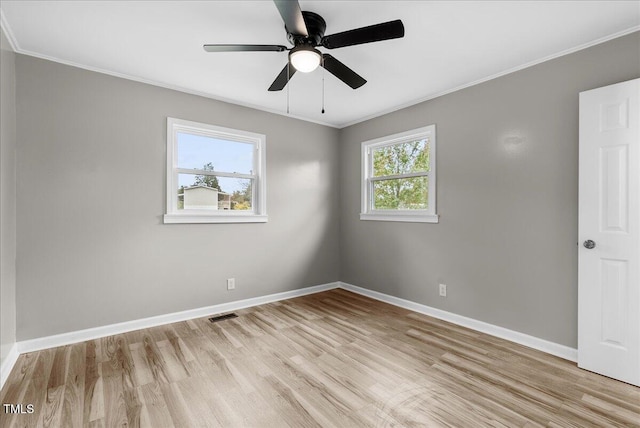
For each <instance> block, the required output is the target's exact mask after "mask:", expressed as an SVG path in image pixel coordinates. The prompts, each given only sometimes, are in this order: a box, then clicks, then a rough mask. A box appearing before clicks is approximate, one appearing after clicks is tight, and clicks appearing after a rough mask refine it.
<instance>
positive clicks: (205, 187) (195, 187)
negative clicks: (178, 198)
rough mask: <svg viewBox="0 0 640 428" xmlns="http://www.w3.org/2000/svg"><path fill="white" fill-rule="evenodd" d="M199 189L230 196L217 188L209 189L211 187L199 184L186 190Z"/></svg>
mask: <svg viewBox="0 0 640 428" xmlns="http://www.w3.org/2000/svg"><path fill="white" fill-rule="evenodd" d="M197 188H202V189H208V190H215V191H216V192H218V193H219V194H220V195H228V194H229V193H226V192H223V191H222V190H220V189H216V188H215V187H209V186H203V185H202V184H197V185H195V186H189V187H185V188H184V190H191V189H197Z"/></svg>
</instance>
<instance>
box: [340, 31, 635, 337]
mask: <svg viewBox="0 0 640 428" xmlns="http://www.w3.org/2000/svg"><path fill="white" fill-rule="evenodd" d="M428 75H429V73H428V70H426V71H425V78H426V79H428ZM639 76H640V35H639V33H634V34H631V35H628V36H625V37H622V38H618V39H615V40H612V41H609V42H607V43H604V44H600V45H597V46H594V47H591V48H589V49H586V50H582V51H579V52H576V53H574V54H571V55H568V56H564V57H561V58H558V59H554V60H552V61H548V62H545V63H542V64H539V65H536V66H534V67H530V68H527V69H524V70H522V71H518V72H516V73H512V74H509V75H506V76H504V77H500V78H498V79H494V80H491V81H488V82H486V83H483V84H480V85H476V86H473V87H470V88H467V89H464V90H461V91H458V92H455V93H452V94H449V95H445V96H442V97H440V98H437V99H433V100H430V101H427V102H424V103H421V104H418V105H415V106H412V107H409V108H406V109H403V110H400V111H397V112H394V113H391V114H387V115H385V116H382V117H379V118H376V119H372V120H369V121H366V122H363V123H360V124H357V125H353V126H351V127H348V128H345V129H343V130H342V132H341V134H340V139H341V155H340V158H341V174H342V187H341V188H342V195H341V217H340V218H341V226H340V229H341V241H340V242H341V260H342V264H341V272H340V279H341V280H342V281H345V282H348V283H351V284H355V285H359V286H362V287H366V288H370V289H372V290H376V291H380V292H383V293H387V294H391V295H393V296H397V297H401V298H405V299H409V300H412V301H415V302H419V303H423V304H426V305H429V306H432V307H435V308H440V309H443V310H446V311H451V312H454V313H456V314H460V315H463V316H467V317H471V318H475V319H477V320H481V321H485V322H489V323H491V324H495V325H499V326H503V327H506V328H509V329H512V330H516V331H519V332H523V333H526V334H530V335H533V336H536V337H540V338H544V339H547V340H550V341H552V342H556V343H560V344H564V345H567V346H571V347H576V345H577V297H578V296H577V294H578V292H577V290H578V289H577V287H578V284H577V247H576V242H577V230H578V93H579V92H580V91H585V90H588V89H592V88H597V87H600V86H605V85H609V84H613V83H617V82H621V81H625V80H629V79H633V78H637V77H639ZM429 124H436V127H437V151H438V158H437V166H438V177H437V179H438V182H437V187H438V193H437V198H438V200H437V205H438V213H439V214H440V216H441V217H440V223H439V224H420V223H414V224H409V223H390V222H373V221H360V220H359V219H358V214H359V210H360V143H361V142H362V141H366V140H369V139H373V138H377V137H382V136H385V135H390V134H393V133H397V132H400V131H405V130H409V129H413V128H417V127H421V126H425V125H429ZM438 283H445V284H447V285H448V297H446V298H441V297H438Z"/></svg>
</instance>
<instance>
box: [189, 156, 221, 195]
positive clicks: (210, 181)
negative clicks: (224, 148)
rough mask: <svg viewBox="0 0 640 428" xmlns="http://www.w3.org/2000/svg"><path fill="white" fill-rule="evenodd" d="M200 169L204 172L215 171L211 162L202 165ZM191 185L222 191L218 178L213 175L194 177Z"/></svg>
mask: <svg viewBox="0 0 640 428" xmlns="http://www.w3.org/2000/svg"><path fill="white" fill-rule="evenodd" d="M202 169H203V170H204V171H214V170H215V168H214V167H213V164H212V163H211V162H209V163H207V164H206V165H204V166H203V167H202ZM193 184H194V185H196V186H207V187H211V188H213V189H218V190H220V191H222V189H221V188H220V184H219V183H218V177H216V176H215V175H196V176H195V179H194V181H193Z"/></svg>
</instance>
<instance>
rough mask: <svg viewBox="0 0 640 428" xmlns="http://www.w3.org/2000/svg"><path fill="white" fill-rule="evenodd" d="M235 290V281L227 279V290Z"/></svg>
mask: <svg viewBox="0 0 640 428" xmlns="http://www.w3.org/2000/svg"><path fill="white" fill-rule="evenodd" d="M235 289H236V279H235V278H229V279H227V290H235Z"/></svg>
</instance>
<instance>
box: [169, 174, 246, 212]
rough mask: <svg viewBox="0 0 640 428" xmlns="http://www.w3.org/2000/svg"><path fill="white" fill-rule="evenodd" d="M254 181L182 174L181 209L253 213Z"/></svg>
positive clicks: (179, 190) (180, 184) (180, 177)
mask: <svg viewBox="0 0 640 428" xmlns="http://www.w3.org/2000/svg"><path fill="white" fill-rule="evenodd" d="M252 181H253V180H251V179H248V178H229V177H216V176H214V175H197V174H178V189H177V191H178V210H190V209H191V210H214V211H215V210H236V211H251V209H252V204H251V201H252V186H251V184H252Z"/></svg>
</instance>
